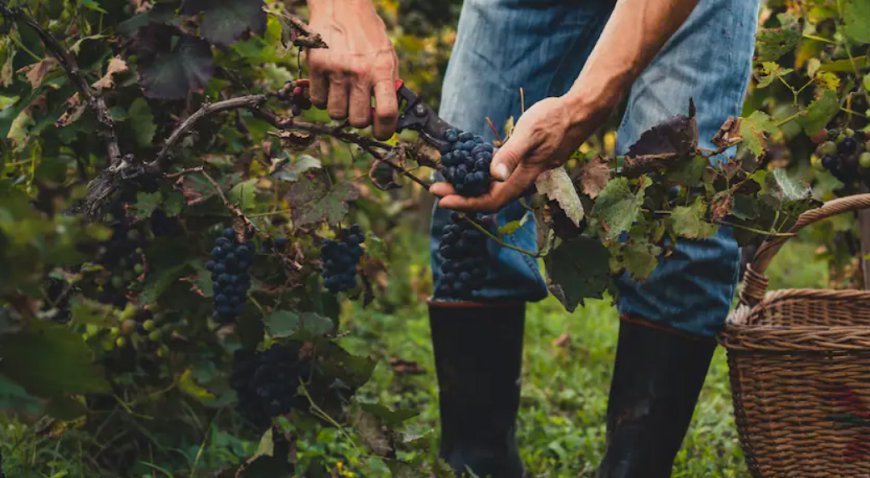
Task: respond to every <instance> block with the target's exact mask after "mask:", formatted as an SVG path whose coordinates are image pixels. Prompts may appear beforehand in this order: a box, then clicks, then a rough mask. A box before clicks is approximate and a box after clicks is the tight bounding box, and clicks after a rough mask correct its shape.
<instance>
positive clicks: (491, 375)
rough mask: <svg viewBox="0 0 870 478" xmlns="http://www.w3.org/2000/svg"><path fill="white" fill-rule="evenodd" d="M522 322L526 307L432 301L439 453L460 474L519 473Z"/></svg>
mask: <svg viewBox="0 0 870 478" xmlns="http://www.w3.org/2000/svg"><path fill="white" fill-rule="evenodd" d="M524 322H525V304H472V303H450V302H431V303H430V304H429V323H430V326H431V328H432V346H433V349H434V352H435V367H436V370H437V373H438V389H439V398H440V409H441V451H440V454H441V458H443V459H444V460H445V461H446V462H447V463H448V464H450V466H451V467H452V468H453V469H454V470H455V471H456V473H457V475H458V476H469V475H468V474H467V472H468V471H469V470H470V471H472V472H473V473H474V474H475V475H476V476H479V477H480V478H485V477H492V478H521V477H522V476H523V465H522V462H521V461H520V457H519V453H518V452H517V443H516V437H515V431H516V418H517V410H518V409H519V404H520V369H521V366H522V355H523V325H524Z"/></svg>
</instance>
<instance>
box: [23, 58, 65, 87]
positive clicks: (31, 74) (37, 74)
mask: <svg viewBox="0 0 870 478" xmlns="http://www.w3.org/2000/svg"><path fill="white" fill-rule="evenodd" d="M57 65H58V63H57V60H55V59H54V57H48V58H43V59H42V60H40V61H38V62H36V63H32V64H30V65H27V66H25V67H23V68H21V69H19V70H18V73H24V76H25V77H27V81H28V82H30V87H31V88H32V89H34V90H35V89H37V88H39V85H41V84H42V80H44V79H45V76H46V75H48V74H49V73H51V71H52V70H54V68H55V67H56V66H57Z"/></svg>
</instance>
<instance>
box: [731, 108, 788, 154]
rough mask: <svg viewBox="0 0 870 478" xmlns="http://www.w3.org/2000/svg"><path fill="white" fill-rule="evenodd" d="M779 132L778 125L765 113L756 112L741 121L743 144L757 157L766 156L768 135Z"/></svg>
mask: <svg viewBox="0 0 870 478" xmlns="http://www.w3.org/2000/svg"><path fill="white" fill-rule="evenodd" d="M777 131H779V128H777V126H776V124H775V123H774V122H773V121H772V120H771V119H770V116H767V113H765V112H763V111H754V112H753V113H752V114H751V115H749V116H748V117H746V118H742V119H741V121H740V136H741V137H742V138H743V143H744V144H745V145H746V147H747V148H749V151H751V152H752V154H754V155H755V156H761V155H763V154H764V148H765V146H766V145H767V134H772V133H775V132H777Z"/></svg>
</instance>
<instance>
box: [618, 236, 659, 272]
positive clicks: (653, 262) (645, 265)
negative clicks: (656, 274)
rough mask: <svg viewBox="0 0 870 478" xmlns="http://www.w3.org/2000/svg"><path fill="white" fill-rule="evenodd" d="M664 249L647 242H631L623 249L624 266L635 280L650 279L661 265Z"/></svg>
mask: <svg viewBox="0 0 870 478" xmlns="http://www.w3.org/2000/svg"><path fill="white" fill-rule="evenodd" d="M661 253H662V248H661V247H659V246H657V245H655V244H652V243H650V242H649V241H646V240H631V241H629V242H627V243H626V244H625V245H624V246H623V247H622V256H623V265H624V266H625V270H626V271H627V272H628V274H629V275H630V276H631V277H632V278H633V279H634V280H644V279H646V278H647V277H649V275H650V274H652V272H653V271H654V270H655V268H656V266H657V265H658V264H659V259H658V258H659V256H660V255H661Z"/></svg>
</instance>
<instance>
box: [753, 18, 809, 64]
mask: <svg viewBox="0 0 870 478" xmlns="http://www.w3.org/2000/svg"><path fill="white" fill-rule="evenodd" d="M777 18H779V21H780V24H781V25H782V26H781V27H778V28H761V29H759V31H758V36H757V37H756V52H757V56H758V59H759V61H776V60H777V59H779V58H780V57H781V56H783V55H785V54H786V53H789V52H791V51H792V50H794V49H795V47H796V46H797V44H798V42H799V41H800V39H801V32H800V28H799V25H798V22H797V20H796V19H795V18H794V17H792V16H791V15H788V14H779V15H777Z"/></svg>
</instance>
